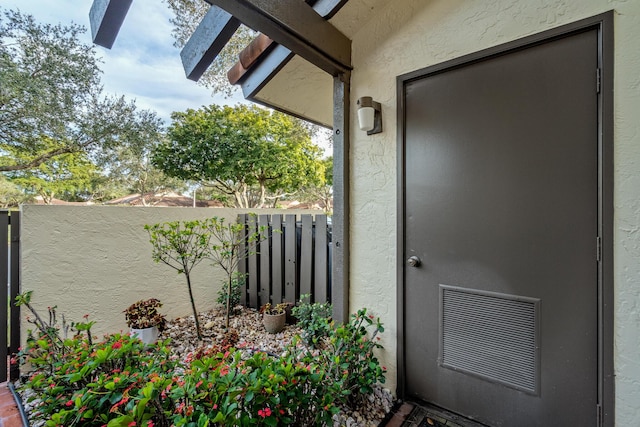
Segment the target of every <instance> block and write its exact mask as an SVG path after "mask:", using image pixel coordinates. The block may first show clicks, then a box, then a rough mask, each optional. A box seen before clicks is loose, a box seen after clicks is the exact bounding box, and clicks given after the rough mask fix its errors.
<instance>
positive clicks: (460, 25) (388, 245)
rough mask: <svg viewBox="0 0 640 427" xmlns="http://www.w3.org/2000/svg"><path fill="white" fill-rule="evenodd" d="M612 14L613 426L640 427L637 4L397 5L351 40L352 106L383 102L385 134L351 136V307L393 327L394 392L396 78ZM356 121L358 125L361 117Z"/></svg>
mask: <svg viewBox="0 0 640 427" xmlns="http://www.w3.org/2000/svg"><path fill="white" fill-rule="evenodd" d="M612 9H613V10H615V77H614V78H615V94H614V96H615V142H614V143H615V148H614V153H615V177H614V180H615V192H614V198H615V219H614V221H615V223H614V227H615V235H614V251H615V256H614V267H615V273H614V274H615V277H614V280H615V295H616V297H615V350H614V351H615V373H616V382H615V387H616V408H615V409H616V425H621V426H631V425H634V426H637V425H640V406H639V405H638V402H640V351H639V349H640V263H639V262H638V260H639V259H640V232H639V230H640V167H638V165H639V164H640V120H638V117H639V114H640V91H639V89H640V49H638V40H640V2H639V1H635V0H634V1H613V0H580V1H577V0H573V1H550V0H493V1H488V0H482V1H481V0H475V1H469V0H465V1H463V0H430V1H425V0H396V1H392V2H389V4H388V5H387V7H386V8H384V9H383V10H381V11H380V12H379V13H378V14H377V15H376V16H375V17H374V18H373V19H372V20H371V21H370V22H369V23H368V24H367V25H365V26H363V27H362V30H361V31H360V32H358V33H357V34H356V35H355V36H354V37H353V57H352V59H353V65H354V71H353V74H352V92H351V103H352V105H355V101H356V99H358V98H359V97H361V96H372V97H373V98H374V99H375V100H377V101H379V102H381V103H382V109H383V127H384V132H383V133H381V134H378V135H374V136H367V135H366V134H365V133H363V132H360V131H359V130H358V129H357V126H355V125H354V126H352V127H351V129H352V131H351V138H352V139H351V141H352V142H351V144H352V145H351V147H352V148H351V156H352V157H351V171H352V177H351V181H350V182H351V209H352V210H351V215H352V218H351V242H352V243H351V245H352V247H351V257H352V258H351V259H352V265H351V295H350V298H351V306H352V307H353V308H357V307H361V306H367V307H370V308H372V309H373V310H374V311H375V312H376V313H377V314H379V315H380V316H382V319H383V321H384V323H385V324H386V325H387V332H386V333H385V334H384V335H385V337H384V341H383V344H384V345H385V347H386V351H385V354H384V360H385V363H386V364H387V366H388V368H390V369H389V374H390V375H389V386H390V388H391V389H392V390H393V389H394V388H395V375H396V372H395V370H396V366H397V364H396V357H395V352H396V345H395V340H396V332H397V331H396V328H395V324H396V284H397V279H396V267H397V263H398V260H397V259H396V248H397V244H396V233H397V225H396V221H397V218H396V203H397V187H396V185H397V176H396V170H397V166H396V162H397V148H396V145H397V140H396V138H397V133H396V132H397V129H396V102H397V101H396V77H397V76H398V75H401V74H404V73H407V72H411V71H414V70H417V69H420V68H424V67H427V66H430V65H433V64H438V63H440V62H443V61H446V60H449V59H453V58H456V57H460V56H462V55H465V54H469V53H472V52H476V51H479V50H481V49H485V48H488V47H492V46H495V45H499V44H502V43H505V42H508V41H511V40H515V39H517V38H521V37H524V36H527V35H531V34H535V33H538V32H541V31H544V30H547V29H550V28H553V27H557V26H560V25H562V24H566V23H570V22H573V21H577V20H579V19H582V18H586V17H589V16H593V15H597V14H600V13H603V12H606V11H609V10H612ZM351 122H352V123H356V116H355V109H353V108H352V111H351Z"/></svg>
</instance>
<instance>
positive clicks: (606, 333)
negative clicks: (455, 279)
mask: <svg viewBox="0 0 640 427" xmlns="http://www.w3.org/2000/svg"><path fill="white" fill-rule="evenodd" d="M613 17H614V14H613V11H609V12H605V13H602V14H600V15H596V16H593V17H590V18H586V19H582V20H580V21H577V22H573V23H570V24H566V25H562V26H560V27H557V28H553V29H551V30H546V31H543V32H541V33H537V34H534V35H531V36H527V37H524V38H521V39H517V40H515V41H512V42H508V43H505V44H502V45H499V46H495V47H492V48H488V49H484V50H481V51H478V52H475V53H471V54H469V55H465V56H462V57H460V58H456V59H452V60H449V61H446V62H443V63H440V64H436V65H432V66H429V67H426V68H423V69H420V70H416V71H413V72H410V73H407V74H403V75H400V76H398V77H397V78H396V86H397V95H396V96H397V102H398V105H397V124H398V126H397V147H398V148H397V150H398V151H397V156H398V164H397V168H398V188H397V190H398V199H397V212H398V218H397V219H398V223H397V226H398V234H397V236H398V240H397V294H396V296H397V328H398V336H397V362H398V377H397V395H398V397H399V398H400V399H405V398H406V397H408V396H406V394H407V391H406V381H405V378H406V374H407V372H406V362H405V347H404V346H405V321H406V319H405V310H404V305H405V304H404V301H405V274H404V273H405V268H406V264H405V262H404V260H405V259H406V256H407V254H405V252H404V241H405V235H406V229H405V223H404V214H405V212H404V207H405V194H406V193H405V191H406V181H405V167H404V165H405V156H406V150H405V134H404V132H405V126H406V120H405V117H406V115H405V99H404V94H405V86H406V85H407V84H408V83H410V82H412V81H414V80H418V79H421V78H424V77H427V76H430V75H434V74H439V73H443V72H446V71H449V70H452V69H454V68H459V67H462V66H466V65H469V64H472V63H474V62H479V61H484V60H487V59H490V58H492V57H496V56H499V55H504V54H507V53H511V52H514V51H517V50H522V49H526V48H528V47H531V46H534V45H537V44H541V43H546V42H549V41H552V40H554V39H557V38H562V37H566V36H568V35H570V34H572V33H576V32H581V31H585V30H589V29H597V30H598V61H599V64H600V90H599V96H598V235H599V237H600V239H599V240H600V245H599V247H598V249H596V250H597V251H598V252H599V257H600V263H599V265H598V326H597V329H598V350H597V351H598V414H597V417H598V423H597V425H599V426H600V425H602V426H613V425H614V423H615V417H614V403H615V402H614V371H613V332H614V329H613V300H614V291H613V284H614V281H613V112H614V107H613V46H614V45H613V35H614V32H613V19H614V18H613Z"/></svg>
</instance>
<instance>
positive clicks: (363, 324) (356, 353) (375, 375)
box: [311, 308, 386, 406]
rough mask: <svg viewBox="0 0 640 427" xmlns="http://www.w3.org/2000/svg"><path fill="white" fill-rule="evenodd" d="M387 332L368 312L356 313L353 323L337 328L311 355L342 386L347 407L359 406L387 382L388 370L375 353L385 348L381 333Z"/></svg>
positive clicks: (351, 320) (363, 310) (351, 321)
mask: <svg viewBox="0 0 640 427" xmlns="http://www.w3.org/2000/svg"><path fill="white" fill-rule="evenodd" d="M381 332H384V327H383V326H382V323H380V319H379V318H377V317H375V316H373V315H371V314H367V309H366V308H363V309H361V310H358V312H357V313H356V314H352V315H351V317H350V319H349V322H348V323H345V324H343V325H338V326H334V328H332V329H331V330H330V331H329V333H328V336H327V338H326V339H325V340H324V342H323V347H322V349H320V350H319V351H318V352H317V353H318V354H317V355H315V354H311V357H313V358H315V359H316V360H318V359H320V362H319V363H322V364H323V365H324V366H325V369H326V371H327V375H329V376H330V377H331V379H332V380H333V381H335V382H336V383H340V384H341V389H342V391H341V393H342V394H343V395H345V396H346V401H347V404H348V405H350V406H355V405H357V404H358V403H360V402H361V400H362V399H364V398H365V396H366V395H367V394H369V393H371V392H372V391H373V386H374V385H375V384H376V383H378V382H380V383H384V382H385V377H384V374H385V373H386V368H385V367H383V366H381V365H380V362H379V361H378V359H377V357H376V356H375V354H374V350H375V349H379V348H382V345H380V344H379V343H378V340H379V339H380V337H378V333H381Z"/></svg>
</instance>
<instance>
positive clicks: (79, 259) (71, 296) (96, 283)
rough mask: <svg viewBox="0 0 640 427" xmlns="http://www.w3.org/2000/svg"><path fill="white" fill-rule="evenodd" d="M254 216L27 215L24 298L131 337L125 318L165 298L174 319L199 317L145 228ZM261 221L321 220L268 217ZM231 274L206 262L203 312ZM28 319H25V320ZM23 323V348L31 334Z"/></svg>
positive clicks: (33, 209) (179, 211)
mask: <svg viewBox="0 0 640 427" xmlns="http://www.w3.org/2000/svg"><path fill="white" fill-rule="evenodd" d="M242 212H248V211H247V210H234V209H210V208H166V207H162V208H153V207H144V208H142V207H107V206H95V207H89V206H38V205H26V206H23V207H22V242H21V243H22V290H23V291H28V290H32V291H33V297H32V298H33V305H34V306H35V307H36V308H38V309H39V311H41V313H46V308H47V306H58V312H59V313H61V314H64V315H65V317H66V318H67V320H69V321H79V320H82V316H83V315H84V314H89V315H90V320H95V321H96V322H97V323H96V325H95V327H94V329H93V330H94V332H95V333H97V334H98V335H99V336H100V335H102V334H103V333H109V332H118V331H121V330H127V326H126V323H125V321H124V315H123V314H122V311H123V310H124V309H125V308H127V307H128V306H129V305H130V304H131V303H133V302H135V301H137V300H140V299H147V298H152V297H153V298H158V299H160V301H162V303H163V304H164V306H163V308H162V309H161V311H162V313H164V314H166V315H167V317H168V318H174V317H178V316H188V315H190V314H191V313H192V311H191V305H190V302H189V294H188V290H187V285H186V281H185V279H184V275H182V274H178V273H177V272H176V270H173V269H171V268H170V267H168V266H166V265H165V264H162V263H159V264H156V263H154V262H153V260H152V259H151V252H152V250H151V249H152V247H151V243H149V235H148V234H147V232H146V231H145V230H144V226H145V224H156V223H161V222H166V221H184V220H192V219H204V218H211V217H213V216H217V217H219V218H225V220H226V221H235V219H236V217H237V215H238V213H242ZM260 213H264V214H270V213H288V214H291V213H296V214H302V213H317V212H315V211H303V210H299V211H298V210H296V211H294V212H292V211H290V210H289V211H278V210H267V209H264V210H261V211H260ZM224 278H225V276H224V273H223V272H222V271H220V270H218V269H215V268H214V267H213V266H212V265H211V263H210V262H209V261H206V260H205V261H202V262H201V263H200V264H199V265H198V266H197V267H195V269H194V270H193V274H192V285H193V292H194V297H195V300H196V308H197V309H198V310H199V311H205V310H208V309H211V308H213V307H214V306H215V304H216V302H215V300H216V298H217V295H218V290H219V289H220V287H221V286H222V282H223V280H224ZM23 315H26V313H24V312H23ZM29 327H31V326H30V325H28V324H27V323H26V322H25V321H24V320H23V322H22V333H23V340H24V336H25V335H24V334H25V332H26V329H27V328H29Z"/></svg>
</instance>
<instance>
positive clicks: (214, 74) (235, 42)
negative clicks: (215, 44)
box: [165, 0, 257, 96]
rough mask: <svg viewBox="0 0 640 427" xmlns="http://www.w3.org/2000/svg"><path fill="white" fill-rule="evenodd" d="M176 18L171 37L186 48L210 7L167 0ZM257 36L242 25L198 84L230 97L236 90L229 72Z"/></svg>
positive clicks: (188, 0) (186, 0) (184, 0)
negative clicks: (228, 77) (243, 50)
mask: <svg viewBox="0 0 640 427" xmlns="http://www.w3.org/2000/svg"><path fill="white" fill-rule="evenodd" d="M165 1H166V3H167V5H168V6H169V9H171V11H172V12H173V15H174V18H173V19H171V23H172V24H173V31H172V35H173V38H174V39H175V43H174V45H175V46H176V47H178V48H182V47H184V45H185V44H186V43H187V41H188V40H189V38H190V37H191V35H192V34H193V32H194V31H195V29H196V28H197V26H198V24H199V23H200V21H202V18H203V17H204V15H205V14H206V13H207V11H208V10H209V7H210V6H209V4H208V3H207V2H205V1H202V0H165ZM256 36H257V33H256V32H255V31H253V30H251V29H250V28H248V27H245V26H244V25H240V27H239V28H238V30H237V31H236V32H235V34H234V35H233V37H232V38H231V40H229V43H227V44H226V45H225V47H224V48H223V49H222V51H221V52H220V54H219V55H218V56H217V57H216V59H215V60H214V61H213V63H212V64H211V66H210V67H209V68H208V69H207V71H206V72H205V73H204V74H203V76H202V77H201V78H200V80H199V81H198V83H199V84H201V85H203V86H205V87H208V88H210V89H212V90H213V92H214V93H222V94H225V95H226V96H230V95H231V94H232V93H233V91H234V87H233V86H231V85H230V84H229V80H228V79H227V71H228V70H229V69H230V68H231V67H232V66H233V65H234V64H235V63H236V62H237V61H238V54H239V53H240V52H241V51H242V49H244V47H245V46H247V45H248V44H249V43H250V42H251V40H253V38H254V37H256Z"/></svg>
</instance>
